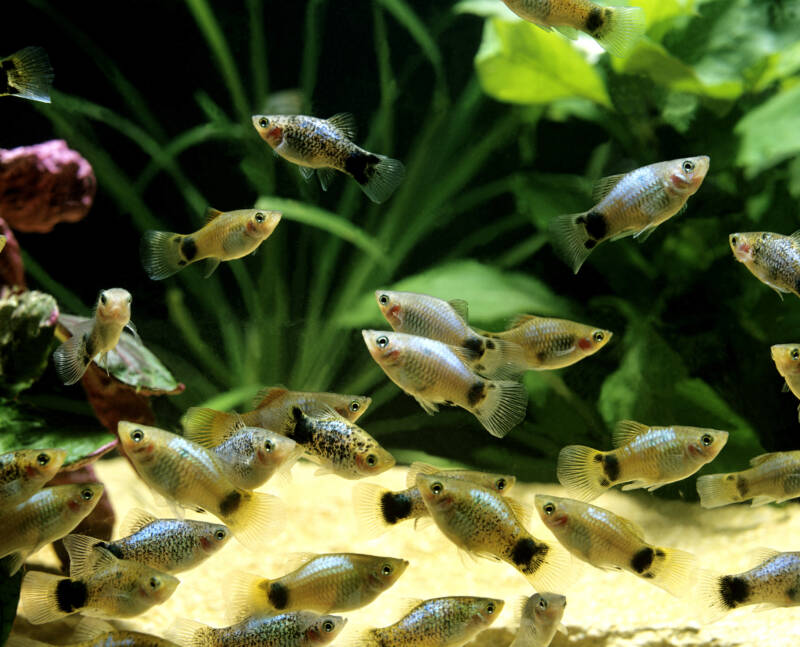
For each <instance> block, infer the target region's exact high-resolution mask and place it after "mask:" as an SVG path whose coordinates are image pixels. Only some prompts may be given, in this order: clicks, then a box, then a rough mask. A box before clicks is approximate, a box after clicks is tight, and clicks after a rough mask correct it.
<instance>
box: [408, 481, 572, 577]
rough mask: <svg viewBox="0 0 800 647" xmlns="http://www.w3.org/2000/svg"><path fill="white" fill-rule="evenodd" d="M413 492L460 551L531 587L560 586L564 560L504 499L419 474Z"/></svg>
mask: <svg viewBox="0 0 800 647" xmlns="http://www.w3.org/2000/svg"><path fill="white" fill-rule="evenodd" d="M417 488H419V491H420V493H421V494H422V498H423V501H424V502H425V505H426V507H427V508H428V511H429V512H430V515H431V517H433V520H434V522H435V523H436V525H437V526H438V527H439V529H440V530H441V531H442V532H443V533H444V534H445V536H446V537H447V538H448V539H450V540H451V541H452V542H453V543H454V544H455V545H456V546H458V547H459V548H462V549H464V550H466V551H468V552H470V553H472V554H475V555H479V556H489V557H492V558H496V559H500V560H502V561H504V562H506V563H508V564H511V565H512V566H513V567H514V568H516V569H517V570H518V571H519V572H520V573H522V574H523V575H524V576H525V577H526V578H527V579H528V581H529V582H530V583H531V584H532V585H533V586H534V587H536V588H542V587H548V586H549V587H558V586H559V581H561V585H563V579H564V576H565V570H566V569H567V568H568V566H569V558H568V556H567V555H566V554H565V553H564V552H563V551H562V550H561V549H559V548H557V547H556V546H554V545H553V544H550V543H548V542H544V541H540V540H538V539H536V538H535V537H534V536H533V535H531V534H530V533H529V532H528V531H527V530H526V529H525V528H524V527H523V525H522V523H521V522H520V520H519V518H518V517H517V514H516V512H515V511H514V509H513V507H512V504H511V503H510V502H509V501H508V500H507V499H506V498H505V497H503V496H501V495H500V494H498V493H497V492H495V491H493V490H489V489H487V488H483V487H481V486H479V485H476V484H474V483H471V482H469V481H462V480H458V479H452V478H448V477H445V476H439V475H431V474H419V475H418V476H417Z"/></svg>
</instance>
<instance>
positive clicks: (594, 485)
mask: <svg viewBox="0 0 800 647" xmlns="http://www.w3.org/2000/svg"><path fill="white" fill-rule="evenodd" d="M726 442H728V432H727V431H719V430H717V429H704V428H702V427H679V426H677V425H675V426H669V427H659V426H653V427H649V426H647V425H643V424H642V423H640V422H634V421H633V420H622V421H620V422H619V423H618V424H617V428H616V429H615V430H614V446H615V447H616V448H617V449H612V450H611V451H608V452H603V451H599V450H597V449H592V448H591V447H586V446H584V445H568V446H567V447H564V448H563V449H562V450H561V451H560V452H559V454H558V467H557V469H556V473H557V475H558V480H559V482H560V483H561V485H563V486H564V487H565V488H567V490H568V491H569V492H570V494H572V495H574V496H575V497H576V498H579V499H581V500H583V501H591V500H592V499H595V498H597V497H598V496H600V495H601V494H602V493H603V492H605V491H606V490H608V489H609V488H612V487H614V486H615V485H618V484H620V483H627V485H625V486H624V487H623V488H622V489H623V490H635V489H637V488H647V489H648V490H649V491H651V492H652V491H653V490H656V489H658V488H660V487H661V486H662V485H666V484H667V483H674V482H675V481H680V480H682V479H685V478H686V477H688V476H691V475H692V474H694V473H695V472H696V471H697V470H699V469H700V468H701V467H703V465H705V464H706V463H710V462H711V461H712V460H714V459H715V458H716V456H717V454H719V452H720V450H721V449H722V448H723V447H724V446H725V443H726Z"/></svg>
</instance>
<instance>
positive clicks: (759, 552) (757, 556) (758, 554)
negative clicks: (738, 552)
mask: <svg viewBox="0 0 800 647" xmlns="http://www.w3.org/2000/svg"><path fill="white" fill-rule="evenodd" d="M780 554H781V551H779V550H775V549H773V548H765V547H763V546H761V547H759V548H756V549H755V550H753V551H751V553H750V555H749V557H750V558H751V560H752V562H753V566H758V565H759V564H763V563H764V562H766V561H767V560H768V559H772V558H773V557H777V556H778V555H780Z"/></svg>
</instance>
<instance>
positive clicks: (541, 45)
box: [475, 18, 611, 108]
mask: <svg viewBox="0 0 800 647" xmlns="http://www.w3.org/2000/svg"><path fill="white" fill-rule="evenodd" d="M475 67H476V69H477V72H478V78H479V79H480V82H481V85H482V86H483V89H484V91H485V92H486V93H487V94H488V95H490V96H492V97H494V98H495V99H498V100H500V101H507V102H510V103H521V104H543V103H549V102H551V101H555V100H556V99H564V98H569V97H582V98H585V99H591V100H592V101H594V102H595V103H598V104H600V105H603V106H606V107H609V108H610V107H611V100H610V99H609V97H608V93H607V92H606V88H605V85H604V83H603V79H602V77H601V76H600V74H599V73H598V72H597V69H596V68H595V67H594V66H592V65H591V64H590V63H589V62H588V61H587V60H586V59H585V58H584V57H583V55H582V54H581V52H580V51H579V50H578V49H576V48H575V47H573V46H572V43H571V42H570V41H568V40H567V39H565V38H564V37H563V36H561V35H559V34H556V33H550V32H547V31H545V30H543V29H541V28H540V27H537V26H535V25H532V24H530V23H527V22H523V21H515V22H508V21H505V20H501V19H497V18H490V19H488V20H487V21H486V23H485V25H484V29H483V42H482V43H481V46H480V49H479V50H478V53H477V55H476V56H475Z"/></svg>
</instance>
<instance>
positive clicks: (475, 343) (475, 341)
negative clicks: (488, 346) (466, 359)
mask: <svg viewBox="0 0 800 647" xmlns="http://www.w3.org/2000/svg"><path fill="white" fill-rule="evenodd" d="M463 346H464V348H466V349H467V350H471V351H472V352H473V353H475V354H476V355H477V356H478V357H480V356H481V355H483V353H484V350H485V349H484V346H483V342H482V341H481V340H480V339H479V338H478V337H470V338H469V339H465V340H464V343H463Z"/></svg>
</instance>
